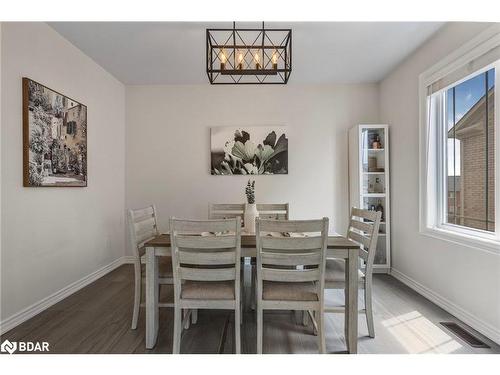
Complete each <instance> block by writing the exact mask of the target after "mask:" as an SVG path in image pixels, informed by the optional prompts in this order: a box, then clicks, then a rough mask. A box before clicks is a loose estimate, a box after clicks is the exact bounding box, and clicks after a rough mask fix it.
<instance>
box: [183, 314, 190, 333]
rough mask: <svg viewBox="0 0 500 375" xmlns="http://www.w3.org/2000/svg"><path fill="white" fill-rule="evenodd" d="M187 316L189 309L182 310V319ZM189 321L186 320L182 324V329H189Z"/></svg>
mask: <svg viewBox="0 0 500 375" xmlns="http://www.w3.org/2000/svg"><path fill="white" fill-rule="evenodd" d="M188 314H189V309H184V310H183V318H185V317H186V316H187V315H188ZM189 323H190V321H189V319H186V322H185V323H184V329H189Z"/></svg>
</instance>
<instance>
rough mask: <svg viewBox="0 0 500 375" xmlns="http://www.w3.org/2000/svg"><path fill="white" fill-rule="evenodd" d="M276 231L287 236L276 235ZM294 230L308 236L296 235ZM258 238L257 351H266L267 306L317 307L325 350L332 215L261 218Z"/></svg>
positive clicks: (268, 308)
mask: <svg viewBox="0 0 500 375" xmlns="http://www.w3.org/2000/svg"><path fill="white" fill-rule="evenodd" d="M272 232H277V233H287V236H283V237H276V236H273V235H271V233H272ZM294 233H300V234H303V233H305V234H307V236H306V237H293V234H294ZM318 233H319V234H318ZM288 236H290V237H288ZM256 240H257V353H259V354H260V353H262V340H263V311H264V310H294V311H296V310H308V311H314V312H315V314H314V316H313V321H314V323H315V326H316V327H317V330H318V332H319V335H318V336H319V351H320V353H324V352H325V350H326V348H325V334H324V313H323V307H324V306H323V298H324V292H323V287H324V270H325V257H326V246H327V240H328V218H323V219H321V220H301V221H286V220H262V219H260V218H258V219H257V222H256Z"/></svg>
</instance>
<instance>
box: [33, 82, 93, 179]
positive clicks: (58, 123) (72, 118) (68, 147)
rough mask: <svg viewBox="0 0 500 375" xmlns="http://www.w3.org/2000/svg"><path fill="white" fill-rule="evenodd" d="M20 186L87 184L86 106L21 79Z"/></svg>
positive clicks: (35, 83)
mask: <svg viewBox="0 0 500 375" xmlns="http://www.w3.org/2000/svg"><path fill="white" fill-rule="evenodd" d="M23 185H24V186H25V187H35V186H36V187H66V186H69V187H85V186H87V107H86V106H85V105H83V104H81V103H79V102H77V101H76V100H73V99H71V98H68V97H67V96H65V95H63V94H60V93H58V92H56V91H54V90H52V89H49V88H48V87H46V86H44V85H42V84H40V83H38V82H35V81H33V80H31V79H29V78H23Z"/></svg>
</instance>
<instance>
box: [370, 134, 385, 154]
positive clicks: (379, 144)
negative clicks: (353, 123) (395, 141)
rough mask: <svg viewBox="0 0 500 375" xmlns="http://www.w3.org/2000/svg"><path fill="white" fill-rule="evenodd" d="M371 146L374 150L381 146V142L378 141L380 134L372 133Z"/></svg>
mask: <svg viewBox="0 0 500 375" xmlns="http://www.w3.org/2000/svg"><path fill="white" fill-rule="evenodd" d="M371 148H372V149H374V150H377V149H380V148H383V147H382V143H381V142H380V136H379V135H378V134H375V135H374V137H373V141H372V145H371Z"/></svg>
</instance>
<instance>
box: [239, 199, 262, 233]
mask: <svg viewBox="0 0 500 375" xmlns="http://www.w3.org/2000/svg"><path fill="white" fill-rule="evenodd" d="M257 217H259V211H257V205H256V204H255V203H246V204H245V214H244V217H243V220H244V222H245V232H247V233H255V219H256V218H257Z"/></svg>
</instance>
